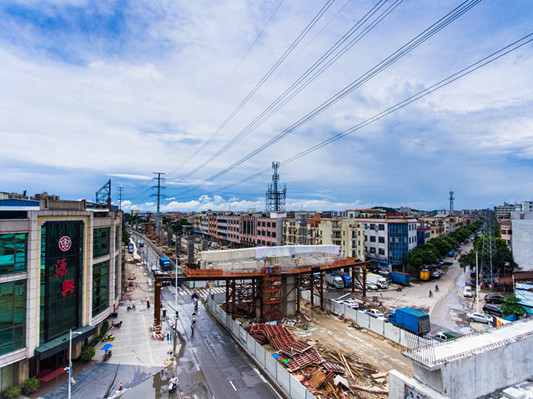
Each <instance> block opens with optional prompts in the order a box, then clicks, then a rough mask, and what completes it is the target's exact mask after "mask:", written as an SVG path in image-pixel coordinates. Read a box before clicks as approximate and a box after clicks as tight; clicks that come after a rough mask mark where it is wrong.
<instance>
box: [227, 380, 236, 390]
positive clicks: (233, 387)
mask: <svg viewBox="0 0 533 399" xmlns="http://www.w3.org/2000/svg"><path fill="white" fill-rule="evenodd" d="M229 383H230V384H231V386H232V387H233V389H234V390H235V391H236V390H237V388H235V385H233V382H231V381H230V382H229Z"/></svg>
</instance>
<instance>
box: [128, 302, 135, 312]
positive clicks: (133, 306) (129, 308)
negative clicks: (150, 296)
mask: <svg viewBox="0 0 533 399" xmlns="http://www.w3.org/2000/svg"><path fill="white" fill-rule="evenodd" d="M127 309H128V312H129V311H130V310H135V304H134V303H132V304H131V305H130V306H128V307H127Z"/></svg>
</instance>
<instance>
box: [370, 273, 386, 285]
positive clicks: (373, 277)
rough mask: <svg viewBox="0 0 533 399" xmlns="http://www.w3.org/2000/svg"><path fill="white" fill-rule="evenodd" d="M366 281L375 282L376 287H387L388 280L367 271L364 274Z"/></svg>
mask: <svg viewBox="0 0 533 399" xmlns="http://www.w3.org/2000/svg"><path fill="white" fill-rule="evenodd" d="M366 281H367V282H368V283H372V284H376V285H377V286H378V288H387V287H388V286H389V280H387V279H386V278H385V277H383V276H380V275H379V274H373V273H368V274H367V275H366Z"/></svg>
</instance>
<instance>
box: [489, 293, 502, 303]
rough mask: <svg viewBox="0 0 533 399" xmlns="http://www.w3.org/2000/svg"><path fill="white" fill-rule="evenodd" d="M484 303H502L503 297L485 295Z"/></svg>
mask: <svg viewBox="0 0 533 399" xmlns="http://www.w3.org/2000/svg"><path fill="white" fill-rule="evenodd" d="M485 302H487V303H503V296H501V295H498V294H487V295H485Z"/></svg>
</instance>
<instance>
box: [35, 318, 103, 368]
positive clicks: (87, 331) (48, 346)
mask: <svg viewBox="0 0 533 399" xmlns="http://www.w3.org/2000/svg"><path fill="white" fill-rule="evenodd" d="M95 332H96V326H85V327H80V328H77V329H76V330H73V331H72V344H76V343H78V342H80V341H83V340H84V339H85V338H88V337H90V336H91V335H94V333H95ZM78 333H80V334H78ZM69 336H70V334H69V333H66V334H64V335H62V336H60V337H58V338H56V339H53V340H51V341H49V342H47V343H45V344H42V345H40V346H38V347H37V348H35V357H36V358H37V359H39V360H43V359H46V358H48V357H50V356H53V355H55V354H56V353H59V352H61V351H62V350H65V349H67V348H68V341H69Z"/></svg>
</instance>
